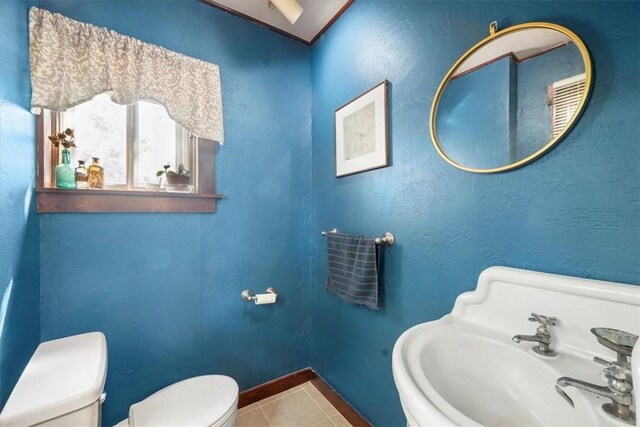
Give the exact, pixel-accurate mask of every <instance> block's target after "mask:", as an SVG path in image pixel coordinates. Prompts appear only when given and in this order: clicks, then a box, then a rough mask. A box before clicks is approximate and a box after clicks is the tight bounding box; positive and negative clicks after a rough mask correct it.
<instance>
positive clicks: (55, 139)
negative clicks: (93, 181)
mask: <svg viewBox="0 0 640 427" xmlns="http://www.w3.org/2000/svg"><path fill="white" fill-rule="evenodd" d="M49 141H51V144H52V145H53V146H54V147H57V148H60V146H61V145H62V147H63V150H62V163H60V164H59V165H58V166H56V187H57V188H62V189H65V190H70V189H75V188H76V176H75V171H74V169H73V167H72V166H71V151H69V148H71V147H75V146H76V144H75V136H74V133H73V129H66V130H65V131H64V132H60V133H58V134H55V135H51V136H50V137H49Z"/></svg>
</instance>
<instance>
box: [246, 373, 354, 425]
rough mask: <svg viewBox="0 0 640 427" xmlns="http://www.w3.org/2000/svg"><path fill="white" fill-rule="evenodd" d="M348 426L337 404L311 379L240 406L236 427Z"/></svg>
mask: <svg viewBox="0 0 640 427" xmlns="http://www.w3.org/2000/svg"><path fill="white" fill-rule="evenodd" d="M315 426H318V427H333V426H338V427H348V426H351V424H349V422H348V421H347V420H346V419H344V417H343V416H342V415H340V413H339V412H338V410H337V409H336V408H334V407H333V405H332V404H331V403H329V401H328V400H327V399H325V397H324V396H323V395H322V394H321V393H320V392H319V391H318V389H316V388H315V387H314V385H313V384H311V383H310V382H306V383H304V384H302V385H299V386H297V387H294V388H292V389H289V390H286V391H283V392H282V393H279V394H276V395H275V396H271V397H267V398H266V399H263V400H261V401H259V402H256V403H252V404H251V405H249V406H245V407H244V408H241V409H239V410H238V416H237V418H236V427H315Z"/></svg>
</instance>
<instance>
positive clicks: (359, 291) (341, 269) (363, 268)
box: [326, 233, 379, 310]
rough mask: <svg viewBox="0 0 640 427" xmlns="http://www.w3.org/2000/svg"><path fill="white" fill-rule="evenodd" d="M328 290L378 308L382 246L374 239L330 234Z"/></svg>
mask: <svg viewBox="0 0 640 427" xmlns="http://www.w3.org/2000/svg"><path fill="white" fill-rule="evenodd" d="M326 238H327V290H328V291H331V292H333V293H335V294H336V295H338V296H339V297H340V298H342V299H343V300H344V301H346V302H349V303H351V304H362V305H366V306H367V307H369V308H371V309H373V310H377V309H378V258H379V252H378V251H379V249H378V245H376V242H375V240H374V239H372V238H367V237H363V236H352V235H349V234H342V233H327V236H326Z"/></svg>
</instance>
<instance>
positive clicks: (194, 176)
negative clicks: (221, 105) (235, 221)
mask: <svg viewBox="0 0 640 427" xmlns="http://www.w3.org/2000/svg"><path fill="white" fill-rule="evenodd" d="M67 128H72V129H73V130H74V132H75V145H76V148H71V151H72V158H73V165H72V166H73V167H74V168H75V167H76V166H78V160H84V161H85V162H86V163H85V165H86V166H87V167H88V166H89V165H90V164H91V162H92V158H94V157H97V158H99V159H100V160H99V163H100V165H101V166H102V167H103V168H104V187H103V189H91V190H80V189H77V190H60V189H56V188H55V166H56V165H57V164H59V163H60V162H61V161H62V149H58V148H56V147H54V146H52V145H51V144H50V143H49V142H48V140H47V136H48V135H52V134H55V133H58V132H61V131H63V130H64V129H67ZM39 140H40V141H39V154H38V190H39V208H40V211H41V212H48V211H49V210H48V209H49V208H48V207H47V206H45V203H44V202H46V201H47V199H53V198H55V199H56V207H55V209H56V210H53V211H60V210H57V209H58V207H60V206H63V208H64V209H68V210H64V211H69V212H79V211H91V212H105V211H118V212H121V211H125V212H126V211H135V212H140V211H141V212H147V211H151V212H156V211H166V212H191V211H194V212H202V211H206V212H212V211H215V200H213V199H215V198H220V197H221V196H219V195H217V194H215V191H214V188H215V187H214V170H215V168H214V143H213V142H212V141H208V140H203V139H199V138H196V137H195V136H193V135H192V134H191V133H190V132H188V131H187V130H186V129H185V128H183V127H182V126H180V125H179V124H177V123H176V122H175V121H173V119H171V117H170V116H169V115H168V113H167V111H166V109H165V108H164V106H163V105H160V104H157V103H154V102H150V101H140V102H137V103H136V104H133V105H127V106H124V105H119V104H116V103H114V102H113V101H111V98H110V97H109V95H108V94H101V95H98V96H96V97H95V98H93V99H92V100H90V101H88V102H85V103H82V104H80V105H77V106H75V107H74V108H71V109H68V110H67V111H64V112H55V111H48V112H45V113H43V115H41V118H40V119H39ZM166 164H169V165H170V166H171V169H170V170H173V171H176V170H178V167H179V165H182V166H183V167H184V169H187V170H188V171H190V172H191V184H192V185H193V187H194V189H193V193H190V194H176V193H168V192H165V191H164V188H163V187H164V185H165V179H164V178H163V179H162V181H161V178H159V177H157V175H156V173H157V172H158V171H161V170H163V166H164V165H166ZM199 169H201V170H199ZM160 183H162V187H160V186H159V184H160ZM40 193H42V194H46V195H43V196H42V197H41V195H40ZM52 194H53V196H52ZM78 195H84V196H85V199H87V198H89V199H95V200H94V203H93V205H92V207H89V208H88V209H85V208H86V205H87V204H86V200H83V201H82V202H83V203H85V205H84V207H83V206H75V205H74V203H72V201H73V200H74V199H78V197H77V196H78ZM114 195H115V196H118V198H117V200H118V202H117V203H111V202H109V201H108V200H109V197H107V196H111V200H113V201H115V200H116V198H114V197H113V196H114ZM127 196H134V197H137V198H138V199H141V198H142V200H145V201H146V202H147V203H148V206H145V205H144V203H143V202H142V201H141V200H137V201H136V202H135V203H133V204H132V203H124V205H122V202H123V197H124V198H125V199H126V197H127ZM61 197H62V198H64V200H62V199H61ZM97 198H100V200H97ZM172 198H178V199H179V200H178V201H176V200H172ZM198 198H199V199H203V198H204V199H207V198H208V199H210V200H207V201H204V202H203V201H202V200H201V201H200V203H197V204H199V205H203V206H204V205H207V206H209V208H207V209H202V210H200V209H199V208H193V207H192V208H189V206H190V205H193V203H191V202H190V201H189V199H198ZM40 199H43V202H41V200H40ZM158 200H160V202H161V203H159V204H158V203H155V202H157V201H158ZM96 203H97V205H96ZM212 204H213V209H210V207H211V205H212ZM69 205H71V206H69ZM127 205H130V206H132V207H127ZM134 205H135V206H134ZM49 206H50V207H51V206H53V205H52V204H51V203H49ZM52 209H53V208H52Z"/></svg>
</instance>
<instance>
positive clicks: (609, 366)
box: [556, 357, 636, 425]
mask: <svg viewBox="0 0 640 427" xmlns="http://www.w3.org/2000/svg"><path fill="white" fill-rule="evenodd" d="M593 360H594V361H595V362H597V363H600V364H603V365H605V366H606V368H604V375H605V378H606V379H607V385H606V386H599V385H596V384H591V383H588V382H585V381H581V380H576V379H574V378H569V377H561V378H558V379H557V381H556V385H557V386H559V387H567V386H569V387H575V388H577V389H579V390H584V391H587V392H589V393H593V394H596V395H598V396H602V397H606V398H609V399H611V403H605V404H604V405H602V409H603V410H604V411H605V412H606V413H607V414H608V415H611V416H612V417H614V418H616V419H617V420H620V421H623V422H625V423H629V424H632V425H635V423H636V421H635V420H636V416H635V413H634V412H633V411H632V410H631V408H630V407H631V405H632V404H633V382H632V380H631V364H630V363H629V362H622V363H618V362H609V361H606V360H604V359H601V358H599V357H594V359H593ZM556 390H557V391H558V393H559V394H560V395H561V396H562V397H563V398H564V399H565V400H567V399H568V400H567V402H568V403H569V404H570V405H571V406H573V402H572V401H571V399H570V398H569V397H568V396H567V395H566V393H564V392H563V391H562V390H560V389H558V387H556Z"/></svg>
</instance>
